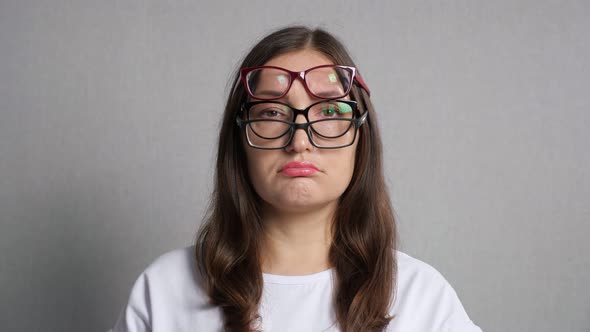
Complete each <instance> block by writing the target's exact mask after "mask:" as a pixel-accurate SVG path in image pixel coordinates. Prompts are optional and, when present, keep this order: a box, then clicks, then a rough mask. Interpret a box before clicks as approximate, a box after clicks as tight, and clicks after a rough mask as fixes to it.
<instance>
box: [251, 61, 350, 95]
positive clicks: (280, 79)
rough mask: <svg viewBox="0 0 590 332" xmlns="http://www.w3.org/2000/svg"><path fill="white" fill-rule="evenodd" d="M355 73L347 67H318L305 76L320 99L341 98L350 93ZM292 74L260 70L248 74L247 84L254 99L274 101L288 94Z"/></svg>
mask: <svg viewBox="0 0 590 332" xmlns="http://www.w3.org/2000/svg"><path fill="white" fill-rule="evenodd" d="M352 76H353V71H352V70H351V69H350V68H345V67H336V66H334V67H333V66H328V67H318V68H314V69H312V70H310V71H308V72H306V74H305V84H306V85H307V89H308V90H309V92H310V93H311V94H313V95H314V96H315V97H318V98H325V99H328V98H340V97H343V96H344V95H346V94H347V93H348V92H349V91H350V86H351V84H352V79H353V77H352ZM291 77H292V76H291V73H289V72H288V71H285V70H282V69H278V68H260V69H256V70H253V71H251V72H249V73H248V75H247V77H246V82H247V84H248V89H249V90H250V93H251V94H252V96H253V97H254V98H257V99H261V100H264V99H273V98H278V97H281V96H283V95H284V94H286V93H287V92H288V90H289V88H290V86H291V83H292V82H291Z"/></svg>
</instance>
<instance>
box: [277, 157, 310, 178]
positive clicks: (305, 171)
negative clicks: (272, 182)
mask: <svg viewBox="0 0 590 332" xmlns="http://www.w3.org/2000/svg"><path fill="white" fill-rule="evenodd" d="M318 171H319V169H318V168H317V167H316V166H315V165H314V164H313V163H310V162H306V161H292V162H289V163H286V164H285V165H283V166H282V167H281V171H280V173H281V174H283V175H285V176H288V177H305V176H311V175H313V174H315V173H317V172H318Z"/></svg>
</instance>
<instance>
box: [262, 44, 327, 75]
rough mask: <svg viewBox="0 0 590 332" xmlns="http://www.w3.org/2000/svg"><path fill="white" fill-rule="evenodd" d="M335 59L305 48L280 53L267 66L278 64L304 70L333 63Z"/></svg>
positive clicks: (287, 67)
mask: <svg viewBox="0 0 590 332" xmlns="http://www.w3.org/2000/svg"><path fill="white" fill-rule="evenodd" d="M333 64H334V61H332V59H330V58H329V57H328V56H326V55H325V54H323V53H321V52H319V51H316V50H314V49H303V50H298V51H293V52H289V53H285V54H281V55H278V56H276V57H274V58H272V59H270V60H269V61H268V62H266V63H265V64H264V65H265V66H277V67H281V68H285V69H288V70H291V71H297V72H299V71H304V70H307V69H309V68H312V67H315V66H320V65H333Z"/></svg>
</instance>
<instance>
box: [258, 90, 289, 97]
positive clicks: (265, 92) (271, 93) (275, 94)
mask: <svg viewBox="0 0 590 332" xmlns="http://www.w3.org/2000/svg"><path fill="white" fill-rule="evenodd" d="M256 95H265V96H273V97H280V96H282V95H283V93H278V92H277V91H273V90H262V91H256Z"/></svg>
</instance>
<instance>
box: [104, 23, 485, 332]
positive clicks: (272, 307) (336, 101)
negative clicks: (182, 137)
mask: <svg viewBox="0 0 590 332" xmlns="http://www.w3.org/2000/svg"><path fill="white" fill-rule="evenodd" d="M381 155H382V152H381V140H380V136H379V131H378V126H377V122H376V113H375V110H374V109H373V106H372V104H371V101H370V98H369V88H368V87H367V85H366V84H365V83H364V81H363V79H362V77H361V75H360V74H359V72H358V71H357V69H356V66H355V65H354V63H353V62H352V60H351V58H350V56H349V55H348V54H347V52H346V50H345V48H344V47H343V46H342V44H341V43H340V42H339V41H337V40H336V39H335V38H334V37H333V36H331V35H330V34H328V33H327V32H325V31H323V30H320V29H317V30H310V29H307V28H305V27H289V28H285V29H282V30H279V31H276V32H274V33H272V34H270V35H268V36H267V37H266V38H264V39H263V40H261V41H260V42H259V43H258V44H257V45H256V46H254V48H253V49H252V50H251V51H250V53H249V54H248V55H247V56H246V58H245V59H244V61H243V63H242V64H241V66H240V72H239V73H237V74H236V77H235V83H234V85H233V88H232V90H231V92H230V95H229V97H228V100H227V105H226V108H225V113H224V117H223V122H222V127H221V131H220V136H219V147H218V157H217V168H216V177H215V191H214V193H213V199H212V202H211V206H210V209H209V211H210V213H209V215H208V217H207V219H206V221H205V223H204V225H203V227H202V229H201V231H200V232H199V236H198V239H197V243H196V246H194V247H189V248H185V249H180V250H176V251H173V252H170V253H167V254H165V255H163V256H162V257H160V258H158V259H157V260H156V261H155V262H154V263H152V265H151V266H150V267H148V268H147V269H146V271H145V272H144V273H143V274H142V275H141V276H140V277H139V279H138V280H137V281H136V283H135V285H134V287H133V290H132V293H131V296H130V299H129V303H128V306H127V308H126V309H125V310H124V311H123V313H122V315H121V317H120V319H119V321H118V322H117V324H116V327H115V328H114V329H113V331H114V332H123V331H154V332H158V331H162V332H169V331H223V330H225V331H259V330H260V331H401V332H407V331H412V332H418V331H453V332H456V331H459V332H476V331H481V330H480V329H479V328H478V327H477V326H475V325H474V324H473V323H472V322H471V320H470V319H469V317H468V316H467V314H466V313H465V310H464V309H463V306H462V305H461V302H460V301H459V298H458V297H457V295H456V293H455V291H454V290H453V288H452V287H451V286H450V285H449V284H448V283H447V282H446V280H445V279H444V278H443V277H442V276H441V275H440V274H439V273H438V272H437V271H436V270H435V269H433V268H432V267H430V266H429V265H427V264H425V263H423V262H421V261H419V260H416V259H414V258H412V257H410V256H408V255H406V254H403V253H401V252H399V251H396V250H395V249H396V228H395V219H394V215H393V212H392V208H391V205H390V200H389V196H388V193H387V190H386V187H385V183H384V179H383V169H382V164H381Z"/></svg>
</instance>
